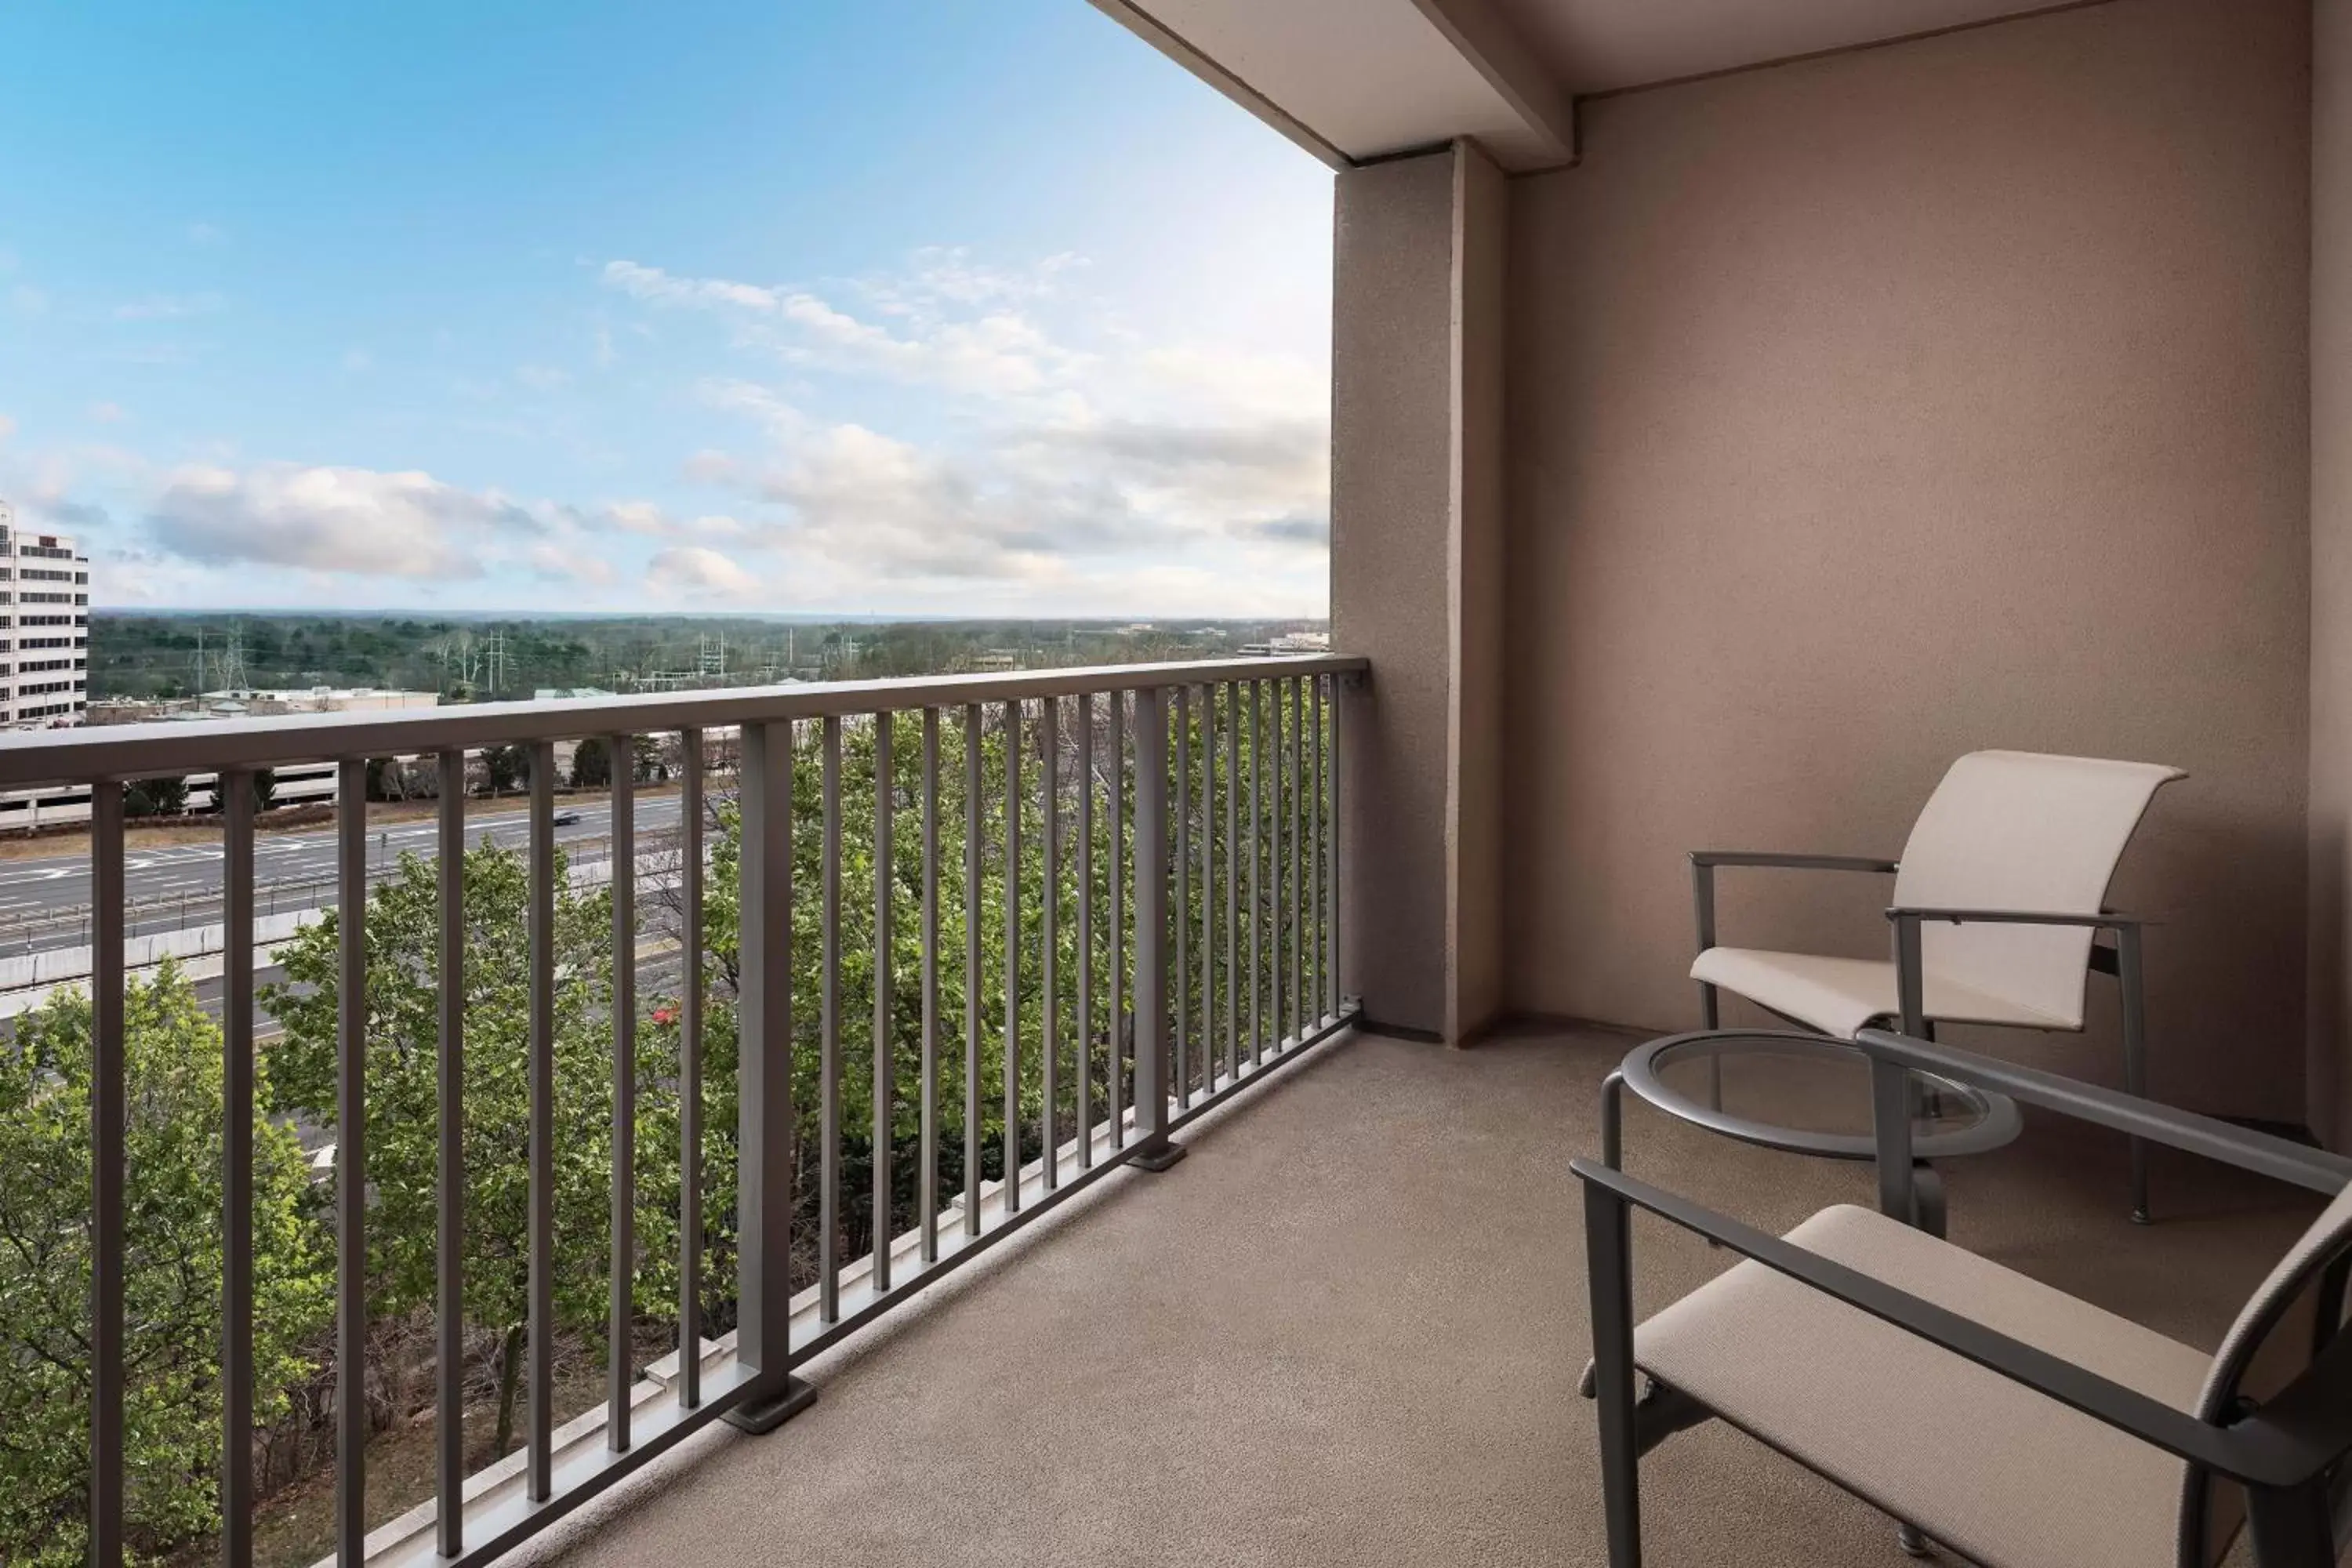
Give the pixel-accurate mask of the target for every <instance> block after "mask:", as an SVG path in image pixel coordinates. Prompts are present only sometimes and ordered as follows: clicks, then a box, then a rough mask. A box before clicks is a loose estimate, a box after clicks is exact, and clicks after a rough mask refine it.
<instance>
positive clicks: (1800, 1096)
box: [1622, 1029, 2022, 1160]
mask: <svg viewBox="0 0 2352 1568" xmlns="http://www.w3.org/2000/svg"><path fill="white" fill-rule="evenodd" d="M1622 1071H1623V1074H1624V1079H1625V1087H1626V1088H1628V1089H1632V1090H1633V1092H1634V1093H1636V1094H1638V1095H1640V1096H1641V1097H1642V1098H1643V1100H1647V1101H1649V1102H1650V1103H1651V1104H1652V1105H1654V1106H1656V1107H1657V1108H1658V1109H1659V1110H1663V1111H1664V1112H1666V1113H1667V1114H1668V1115H1670V1116H1674V1117H1677V1118H1680V1119H1681V1120H1682V1121H1689V1122H1694V1123H1696V1124H1697V1125H1699V1126H1701V1127H1706V1128H1708V1129H1710V1130H1712V1131H1717V1132H1720V1133H1722V1134H1724V1135H1725V1136H1726V1137H1728V1138H1737V1139H1739V1140H1740V1141H1741V1142H1748V1143H1755V1144H1759V1145H1761V1146H1763V1147H1765V1148H1768V1149H1786V1150H1789V1151H1790V1152H1795V1153H1801V1154H1819V1155H1823V1156H1826V1157H1828V1158H1831V1159H1837V1160H1869V1159H1874V1158H1875V1157H1876V1156H1877V1146H1876V1144H1875V1142H1874V1141H1873V1139H1872V1136H1871V1125H1870V1121H1871V1116H1870V1098H1871V1097H1870V1058H1867V1057H1865V1056H1864V1055H1863V1054H1862V1053H1861V1052H1860V1051H1858V1050H1856V1049H1854V1047H1852V1046H1850V1045H1847V1044H1846V1043H1844V1042H1843V1041H1842V1040H1832V1039H1829V1038H1827V1037H1823V1036H1820V1035H1803V1034H1798V1033H1795V1032H1793V1031H1786V1030H1754V1029H1717V1030H1707V1031H1705V1032H1702V1033H1699V1034H1692V1035H1670V1036H1668V1037H1665V1038H1664V1039H1658V1040H1652V1041H1651V1042H1649V1043H1648V1044H1647V1045H1644V1046H1639V1047H1635V1048H1634V1050H1633V1054H1632V1055H1630V1056H1628V1057H1627V1058H1625V1063H1624V1067H1623V1068H1622ZM1911 1077H1912V1081H1913V1085H1914V1092H1913V1095H1912V1105H1913V1112H1914V1114H1913V1117H1912V1122H1911V1154H1912V1158H1913V1159H1915V1160H1935V1159H1941V1158H1944V1157H1946V1156H1948V1155H1954V1154H1979V1153H1982V1152H1986V1151H1987V1150H1991V1149H1998V1148H2000V1147H2001V1146H2002V1145H2003V1144H2005V1143H2008V1142H2011V1140H2012V1139H2014V1138H2015V1137H2016V1136H2017V1134H2018V1130H2019V1128H2020V1127H2021V1125H2022V1122H2021V1120H2020V1118H2019V1116H2018V1113H2017V1104H2016V1102H2015V1101H2014V1100H2011V1099H2010V1098H2009V1097H2008V1096H2006V1095H2000V1094H1994V1093H1991V1092H1990V1091H1988V1090H1985V1089H1976V1088H1972V1087H1970V1086H1969V1085H1967V1084H1962V1083H1955V1082H1953V1081H1952V1080H1951V1079H1946V1078H1938V1077H1937V1076H1936V1075H1934V1074H1932V1073H1914V1074H1912V1075H1911Z"/></svg>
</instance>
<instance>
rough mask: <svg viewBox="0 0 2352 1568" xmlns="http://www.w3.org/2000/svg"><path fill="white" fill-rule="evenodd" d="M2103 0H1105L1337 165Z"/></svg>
mask: <svg viewBox="0 0 2352 1568" xmlns="http://www.w3.org/2000/svg"><path fill="white" fill-rule="evenodd" d="M2094 3H2100V0H2042V3H2041V4H2031V3H2021V0H1094V4H1095V5H1097V6H1099V7H1100V8H1101V9H1103V10H1104V11H1107V12H1108V13H1109V14H1110V15H1111V16H1115V17H1117V18H1118V19H1119V20H1120V21H1121V22H1124V23H1125V24H1127V26H1129V27H1131V28H1133V29H1134V30H1135V31H1136V32H1137V33H1139V34H1140V35H1142V36H1143V37H1145V38H1147V39H1149V40H1150V42H1152V43H1153V44H1155V45H1157V46H1158V47H1160V48H1161V49H1163V50H1165V51H1166V52H1167V53H1168V54H1170V55H1171V56H1173V57H1174V58H1176V59H1177V60H1179V61H1180V62H1181V63H1182V64H1183V65H1185V66H1186V67H1187V68H1190V69H1192V71H1194V72H1195V73H1197V74H1198V75H1200V76H1202V78H1204V79H1207V80H1208V81H1210V82H1211V83H1212V84H1213V85H1215V86H1216V87H1218V88H1219V89H1223V91H1224V92H1226V93H1227V94H1229V95H1230V96H1232V97H1233V98H1234V99H1235V100H1238V101H1240V102H1241V103H1243V104H1244V105H1245V106H1246V107H1247V108H1249V109H1250V110H1252V111H1253V112H1255V113H1256V114H1258V115H1259V116H1261V117H1262V118H1264V119H1265V120H1266V121H1268V122H1269V123H1271V124H1273V125H1274V126H1275V127H1276V128H1277V129H1278V130H1280V131H1281V132H1283V133H1284V134H1285V135H1287V136H1289V137H1290V138H1291V139H1292V140H1293V141H1295V142H1298V143H1299V144H1300V145H1301V146H1303V147H1306V148H1307V150H1309V151H1310V152H1312V153H1315V154H1316V155H1317V156H1318V157H1320V158H1322V159H1323V160H1324V161H1325V162H1327V163H1331V164H1333V165H1334V166H1337V167H1345V166H1348V165H1349V164H1354V163H1368V162H1371V161H1374V160H1377V159H1380V158H1382V157H1387V156H1391V155H1393V154H1395V153H1406V152H1412V151H1414V150H1417V149H1420V148H1424V147H1430V146H1434V145H1436V144H1438V143H1441V142H1450V141H1452V140H1454V138H1456V137H1469V138H1471V139H1473V140H1475V141H1476V142H1479V143H1480V144H1481V145H1483V146H1484V147H1485V148H1486V150H1487V152H1489V153H1492V154H1493V155H1494V157H1495V159H1496V162H1498V163H1501V164H1502V165H1503V167H1505V168H1506V169H1510V170H1514V171H1518V170H1528V169H1541V168H1551V167H1556V166H1557V165H1559V164H1562V163H1570V162H1573V161H1574V159H1575V156H1576V110H1575V102H1576V100H1577V99H1578V98H1580V97H1583V96H1587V95H1590V94H1593V93H1601V92H1617V91H1623V90H1625V89H1630V88H1636V87H1644V86H1650V85H1654V84H1656V83H1659V82H1664V81H1676V80H1681V79H1685V78H1688V77H1694V76H1706V75H1710V74H1713V73H1716V72H1719V71H1727V70H1738V69H1740V68H1744V67H1748V66H1756V65H1765V64H1769V63H1771V62H1773V61H1778V60H1787V59H1793V58H1802V57H1804V56H1807V55H1814V54H1823V53H1827V52H1830V51H1832V50H1837V49H1844V48H1853V47H1861V46H1864V45H1867V44H1876V43H1887V42H1892V41H1893V40H1895V39H1897V38H1907V37H1918V36H1920V35H1923V34H1929V33H1937V32H1945V31H1948V30H1951V29H1953V28H1958V27H1968V26H1979V25H1982V24H1984V23H1987V22H1993V21H2000V20H2003V19H2006V18H2008V17H2011V16H2027V15H2031V14H2032V13H2034V12H2037V11H2049V10H2064V9H2069V8H2071V7H2072V6H2074V5H2083V4H2094Z"/></svg>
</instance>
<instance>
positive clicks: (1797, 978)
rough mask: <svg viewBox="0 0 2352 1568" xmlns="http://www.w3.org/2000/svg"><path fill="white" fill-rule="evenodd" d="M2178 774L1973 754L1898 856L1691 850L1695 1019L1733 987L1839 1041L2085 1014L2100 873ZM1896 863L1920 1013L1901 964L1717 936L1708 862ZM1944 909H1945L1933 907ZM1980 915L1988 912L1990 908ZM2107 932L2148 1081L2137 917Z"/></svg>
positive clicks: (2130, 1048) (2131, 1074)
mask: <svg viewBox="0 0 2352 1568" xmlns="http://www.w3.org/2000/svg"><path fill="white" fill-rule="evenodd" d="M2186 776H2188V775H2186V774H2185V773H2182V772H2181V771H2180V770H2179V768H2171V767H2166V766H2163V765H2162V764H2160V763H2126V762H2114V761H2110V760H2108V759H2105V758H2102V757H2060V756H2045V755H2043V754H2042V753H2041V752H1969V753H1968V754H1967V755H1966V756H1963V757H1961V758H1960V759H1959V760H1958V761H1957V762H1955V763H1953V764H1952V765H1951V768H1950V769H1949V771H1948V772H1947V773H1945V774H1944V778H1943V782H1942V783H1940V784H1937V786H1936V793H1935V794H1934V795H1930V796H1928V797H1927V805H1926V806H1925V807H1923V808H1922V809H1921V810H1920V813H1919V818H1918V820H1917V821H1916V822H1915V823H1913V824H1912V825H1911V837H1910V838H1909V839H1908V840H1907V841H1906V843H1905V844H1904V846H1903V858H1902V859H1900V860H1898V861H1893V862H1889V861H1882V860H1869V859H1861V858H1846V857H1843V856H1788V855H1777V854H1755V853H1747V852H1734V851H1724V850H1699V851H1695V852H1694V853H1693V854H1692V856H1691V866H1692V870H1693V882H1692V894H1693V898H1694V900H1695V902H1696V915H1697V924H1698V936H1699V951H1698V956H1697V957H1696V959H1695V960H1693V962H1692V963H1691V970H1690V973H1691V978H1692V979H1693V980H1696V981H1697V982H1698V988H1699V1007H1700V1015H1699V1016H1700V1018H1701V1020H1702V1021H1703V1023H1704V1025H1705V1026H1706V1027H1707V1028H1710V1029H1712V1028H1714V1027H1716V1026H1717V1021H1718V1019H1719V1017H1720V1013H1719V1011H1718V1006H1719V1004H1718V1000H1717V998H1718V995H1719V994H1720V993H1722V992H1725V991H1728V992H1731V993H1732V994H1735V995H1739V996H1745V997H1747V998H1748V1000H1749V1001H1751V1002H1754V1003H1756V1004H1758V1005H1760V1006H1762V1007H1765V1008H1767V1009H1769V1010H1770V1011H1771V1012H1774V1013H1777V1014H1779V1015H1780V1016H1782V1017H1784V1018H1788V1019H1790V1020H1792V1021H1794V1022H1795V1023H1797V1024H1799V1025H1801V1026H1805V1027H1807V1028H1812V1029H1818V1030H1820V1031H1821V1032H1822V1033H1823V1034H1825V1035H1831V1036H1834V1037H1837V1038H1839V1039H1852V1038H1853V1037H1854V1036H1855V1034H1857V1033H1858V1032H1860V1031H1861V1030H1863V1029H1865V1028H1867V1027H1869V1026H1872V1025H1874V1024H1878V1023H1883V1022H1892V1023H1895V1024H1897V1025H1899V1026H1906V1027H1916V1028H1919V1029H1922V1030H1927V1029H1932V1028H1933V1027H1934V1026H1935V1025H1937V1024H1938V1023H1953V1024H1991V1025H1996V1026H2007V1027H2014V1028H2026V1029H2048V1030H2056V1029H2063V1030H2075V1029H2080V1028H2081V1027H2082V1026H2083V1015H2084V991H2085V990H2087V989H2088V987H2089V983H2090V977H2091V969H2092V966H2093V962H2094V944H2095V939H2096V937H2097V934H2098V927H2099V926H2100V924H2101V917H2104V916H2109V915H2110V914H2111V911H2109V910H2107V909H2106V907H2105V900H2106V896H2107V884H2108V883H2109V882H2110V881H2111V880H2113V879H2114V877H2115V874H2116V862H2117V861H2119V860H2121V859H2122V858H2123V853H2124V847H2125V846H2126V845H2127V844H2129V843H2130V842H2131V837H2132V834H2133V833H2134V832H2135V831H2136V830H2137V828H2138V826H2139V821H2140V818H2141V817H2142V816H2145V815H2146V814H2147V806H2148V802H2149V801H2150V800H2151V799H2153V798H2154V797H2155V795H2156V792H2157V791H2158V790H2159V789H2161V788H2163V787H2164V786H2165V785H2166V784H2170V783H2171V782H2172V781H2173V780H2175V779H2178V778H2185V777H2186ZM1717 865H1723V866H1743V865H1744V866H1749V867H1771V866H1774V865H1779V866H1780V867H1783V868H1789V869H1814V870H1834V871H1848V872H1853V871H1866V872H1872V873H1880V874H1883V873H1885V872H1888V871H1892V872H1894V874H1895V904H1894V908H1893V909H1892V910H1889V911H1888V913H1889V916H1890V918H1891V919H1895V920H1897V921H1902V922H1905V923H1904V925H1903V926H1902V927H1901V928H1900V929H1899V930H1898V931H1897V933H1895V934H1896V935H1897V936H1898V937H1900V938H1904V939H1907V938H1908V937H1909V936H1911V935H1916V937H1917V939H1918V942H1917V948H1916V962H1917V964H1918V971H1919V973H1918V975H1917V980H1918V986H1919V988H1918V992H1917V995H1918V998H1919V1001H1920V1003H1921V1007H1920V1011H1919V1015H1918V1016H1917V1017H1916V1018H1906V1017H1904V1016H1903V1000H1902V978H1903V977H1902V975H1901V973H1900V972H1899V969H1898V963H1900V962H1901V960H1900V958H1899V954H1900V952H1903V951H1905V950H1904V949H1902V948H1901V947H1900V945H1899V943H1890V945H1895V946H1897V952H1898V957H1897V959H1896V960H1895V961H1894V962H1890V961H1888V960H1874V959H1866V958H1845V957H1832V956H1829V955H1826V954H1816V953H1806V952H1777V951H1770V950H1767V949H1762V948H1753V947H1727V946H1719V945H1717V942H1716V939H1715V868H1716V867H1717ZM1937 910H1949V911H1951V912H1952V915H1953V917H1954V918H1951V919H1943V920H1939V919H1937V918H1936V913H1935V911H1937ZM1988 917H1990V918H1988ZM2108 923H2109V925H2110V926H2111V927H2112V929H2114V930H2115V931H2116V939H2117V945H2116V948H2115V950H2114V951H2112V952H2101V953H2100V954H2099V955H2098V957H2099V960H2100V962H2102V963H2103V964H2104V965H2105V970H2106V973H2111V974H2114V975H2115V976H2116V981H2117V983H2118V984H2119V985H2121V986H2122V987H2123V989H2124V992H2125V996H2124V1006H2123V1036H2124V1041H2123V1045H2124V1082H2125V1084H2126V1087H2127V1088H2129V1089H2132V1090H2133V1091H2134V1092H2136V1093H2137V1092H2143V1091H2144V1090H2145V1089H2146V1085H2147V1077H2146V1060H2147V1058H2146V1050H2145V1040H2144V1038H2143V1029H2142V1026H2141V1023H2140V1003H2141V998H2140V990H2141V986H2140V979H2139V973H2138V963H2139V947H2138V942H2139V935H2138V925H2137V922H2136V921H2129V920H2128V919H2126V918H2125V917H2121V916H2115V917H2113V919H2112V920H2111V921H2109V922H2108ZM2131 1182H2132V1214H2133V1217H2134V1218H2136V1219H2139V1220H2142V1221H2145V1220H2146V1219H2147V1155H2146V1152H2145V1150H2144V1148H2143V1147H2142V1145H2141V1144H2140V1143H2139V1142H2137V1141H2135V1142H2133V1144H2132V1149H2131Z"/></svg>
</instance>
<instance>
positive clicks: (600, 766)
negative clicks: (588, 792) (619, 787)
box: [572, 735, 613, 789]
mask: <svg viewBox="0 0 2352 1568" xmlns="http://www.w3.org/2000/svg"><path fill="white" fill-rule="evenodd" d="M612 782H613V748H612V747H611V746H610V745H608V744H606V743H605V742H604V740H603V739H602V738H601V737H599V736H595V735H591V736H589V737H588V738H587V739H586V740H584V741H582V742H580V743H579V744H578V745H576V746H574V747H573V748H572V787H573V788H575V789H602V788H604V786H605V785H607V784H611V783H612Z"/></svg>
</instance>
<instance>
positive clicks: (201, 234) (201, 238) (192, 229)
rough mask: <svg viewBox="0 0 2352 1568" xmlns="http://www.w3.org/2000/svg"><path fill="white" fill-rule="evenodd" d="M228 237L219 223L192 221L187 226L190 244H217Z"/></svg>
mask: <svg viewBox="0 0 2352 1568" xmlns="http://www.w3.org/2000/svg"><path fill="white" fill-rule="evenodd" d="M227 237H228V235H227V233H226V231H225V230H223V229H222V227H221V226H220V225H218V224H214V223H192V224H190V225H189V226H188V241H189V243H190V244H192V245H218V244H219V243H220V242H221V241H223V240H225V239H226V238H227Z"/></svg>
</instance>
